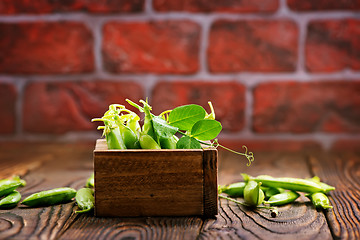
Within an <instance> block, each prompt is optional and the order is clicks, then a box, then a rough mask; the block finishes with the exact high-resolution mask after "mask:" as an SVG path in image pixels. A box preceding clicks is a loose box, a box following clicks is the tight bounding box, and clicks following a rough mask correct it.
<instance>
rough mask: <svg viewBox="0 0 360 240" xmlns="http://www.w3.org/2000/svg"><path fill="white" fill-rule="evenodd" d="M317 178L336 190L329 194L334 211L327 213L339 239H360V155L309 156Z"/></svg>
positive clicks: (331, 154) (331, 226)
mask: <svg viewBox="0 0 360 240" xmlns="http://www.w3.org/2000/svg"><path fill="white" fill-rule="evenodd" d="M309 163H310V165H311V167H312V171H313V173H314V175H317V176H319V177H320V179H321V180H322V181H324V182H326V183H328V184H330V185H333V186H335V187H336V190H335V191H332V192H330V193H329V199H330V202H331V205H332V206H333V207H334V208H333V210H327V211H325V216H326V218H327V220H328V223H329V226H330V229H331V232H332V234H333V237H334V238H337V239H360V205H359V203H360V194H359V192H360V155H356V154H338V153H328V154H324V153H320V154H319V153H317V154H313V155H312V156H310V157H309Z"/></svg>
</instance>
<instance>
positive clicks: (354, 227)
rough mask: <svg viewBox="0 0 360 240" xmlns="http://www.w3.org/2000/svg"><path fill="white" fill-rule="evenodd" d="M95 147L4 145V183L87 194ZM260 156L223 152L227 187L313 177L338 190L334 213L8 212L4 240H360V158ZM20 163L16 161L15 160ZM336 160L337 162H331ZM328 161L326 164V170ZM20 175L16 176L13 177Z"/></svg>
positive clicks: (300, 207) (223, 207) (300, 206)
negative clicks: (252, 180) (245, 177)
mask: <svg viewBox="0 0 360 240" xmlns="http://www.w3.org/2000/svg"><path fill="white" fill-rule="evenodd" d="M18 147H21V151H20V150H18V149H17V148H18ZM93 148H94V144H92V143H90V144H82V143H80V144H64V143H57V144H33V145H32V144H29V145H28V144H26V145H16V144H15V145H13V144H10V147H9V148H8V147H7V144H3V145H0V150H2V151H4V152H6V154H2V155H0V163H1V165H2V168H0V176H2V177H8V176H9V175H11V174H12V173H16V172H18V173H20V174H23V175H24V178H25V179H26V180H27V182H28V185H27V186H26V187H24V188H22V189H19V190H20V192H21V193H22V195H23V197H26V196H28V195H30V194H31V193H34V192H36V191H40V190H46V189H50V188H55V187H60V186H70V187H74V188H76V189H79V188H81V187H82V186H83V185H84V184H85V181H86V179H87V178H88V177H89V176H90V174H91V172H92V171H93V162H92V151H93ZM310 156H311V157H309V155H307V154H304V153H294V154H287V153H280V152H277V153H255V159H256V160H255V162H254V164H253V165H252V166H251V167H246V163H247V160H246V159H244V158H242V157H238V156H236V155H233V154H229V153H224V152H220V153H219V158H218V159H219V162H218V165H219V177H218V181H219V184H227V183H231V182H234V181H239V180H241V176H240V175H239V173H241V172H246V173H248V174H250V175H259V174H269V175H274V176H290V177H302V178H305V177H311V176H313V175H314V174H316V175H318V176H319V177H320V178H322V180H323V181H325V182H327V183H329V184H333V185H335V186H336V187H337V190H336V191H334V192H331V193H330V201H331V203H332V204H333V205H334V210H332V211H319V210H316V209H314V208H313V206H312V205H311V204H310V202H309V200H308V199H307V198H305V197H303V196H302V197H301V198H300V199H299V200H297V202H296V203H294V204H289V205H286V206H283V207H280V208H279V216H278V217H277V218H272V217H271V216H270V214H269V211H268V210H264V209H258V210H250V209H247V208H245V207H243V206H239V205H237V204H235V203H232V202H229V201H227V200H224V199H221V200H220V201H219V205H218V206H219V214H218V215H217V216H216V217H215V218H209V219H202V218H199V217H149V218H148V217H141V218H99V217H94V216H93V214H82V215H80V214H75V213H74V210H75V209H77V206H76V204H75V203H74V202H71V203H67V204H61V205H56V206H52V207H41V208H27V207H21V206H18V207H16V208H14V209H9V210H0V239H332V238H338V239H359V225H360V218H359V189H360V188H359V186H360V184H359V179H360V178H359V172H360V170H359V166H360V164H359V159H360V156H359V155H357V154H351V153H349V154H337V155H331V154H330V155H327V154H325V153H318V154H314V155H310ZM12 159H13V161H12ZM329 159H331V161H330V160H329ZM324 161H325V163H324ZM10 169H12V170H10Z"/></svg>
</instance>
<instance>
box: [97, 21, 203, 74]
mask: <svg viewBox="0 0 360 240" xmlns="http://www.w3.org/2000/svg"><path fill="white" fill-rule="evenodd" d="M103 32H104V38H103V46H102V49H103V56H104V66H105V68H106V70H108V71H109V72H113V73H120V72H124V73H185V74H188V73H194V72H196V71H197V70H198V68H199V66H198V65H199V64H198V52H199V37H200V27H199V26H198V25H197V24H195V23H193V22H190V21H157V22H138V23H120V22H110V23H107V24H106V25H105V26H104V31H103Z"/></svg>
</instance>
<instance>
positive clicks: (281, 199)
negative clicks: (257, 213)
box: [264, 191, 300, 206]
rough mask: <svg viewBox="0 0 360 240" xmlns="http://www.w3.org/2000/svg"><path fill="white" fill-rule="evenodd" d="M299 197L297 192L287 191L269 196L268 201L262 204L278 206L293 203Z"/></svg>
mask: <svg viewBox="0 0 360 240" xmlns="http://www.w3.org/2000/svg"><path fill="white" fill-rule="evenodd" d="M299 196H300V194H298V193H297V192H294V191H288V192H283V193H279V194H275V195H273V196H271V197H270V198H269V200H268V201H264V203H265V204H270V205H272V206H280V205H285V204H288V203H292V202H294V201H295V200H296V199H297V198H298V197H299Z"/></svg>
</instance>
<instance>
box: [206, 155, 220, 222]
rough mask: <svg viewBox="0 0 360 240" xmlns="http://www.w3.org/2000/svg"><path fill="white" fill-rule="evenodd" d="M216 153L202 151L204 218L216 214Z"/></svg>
mask: <svg viewBox="0 0 360 240" xmlns="http://www.w3.org/2000/svg"><path fill="white" fill-rule="evenodd" d="M217 159H218V151H217V150H216V149H204V152H203V170H204V216H205V217H214V216H215V215H217V214H218V181H217V175H218V167H217Z"/></svg>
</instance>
